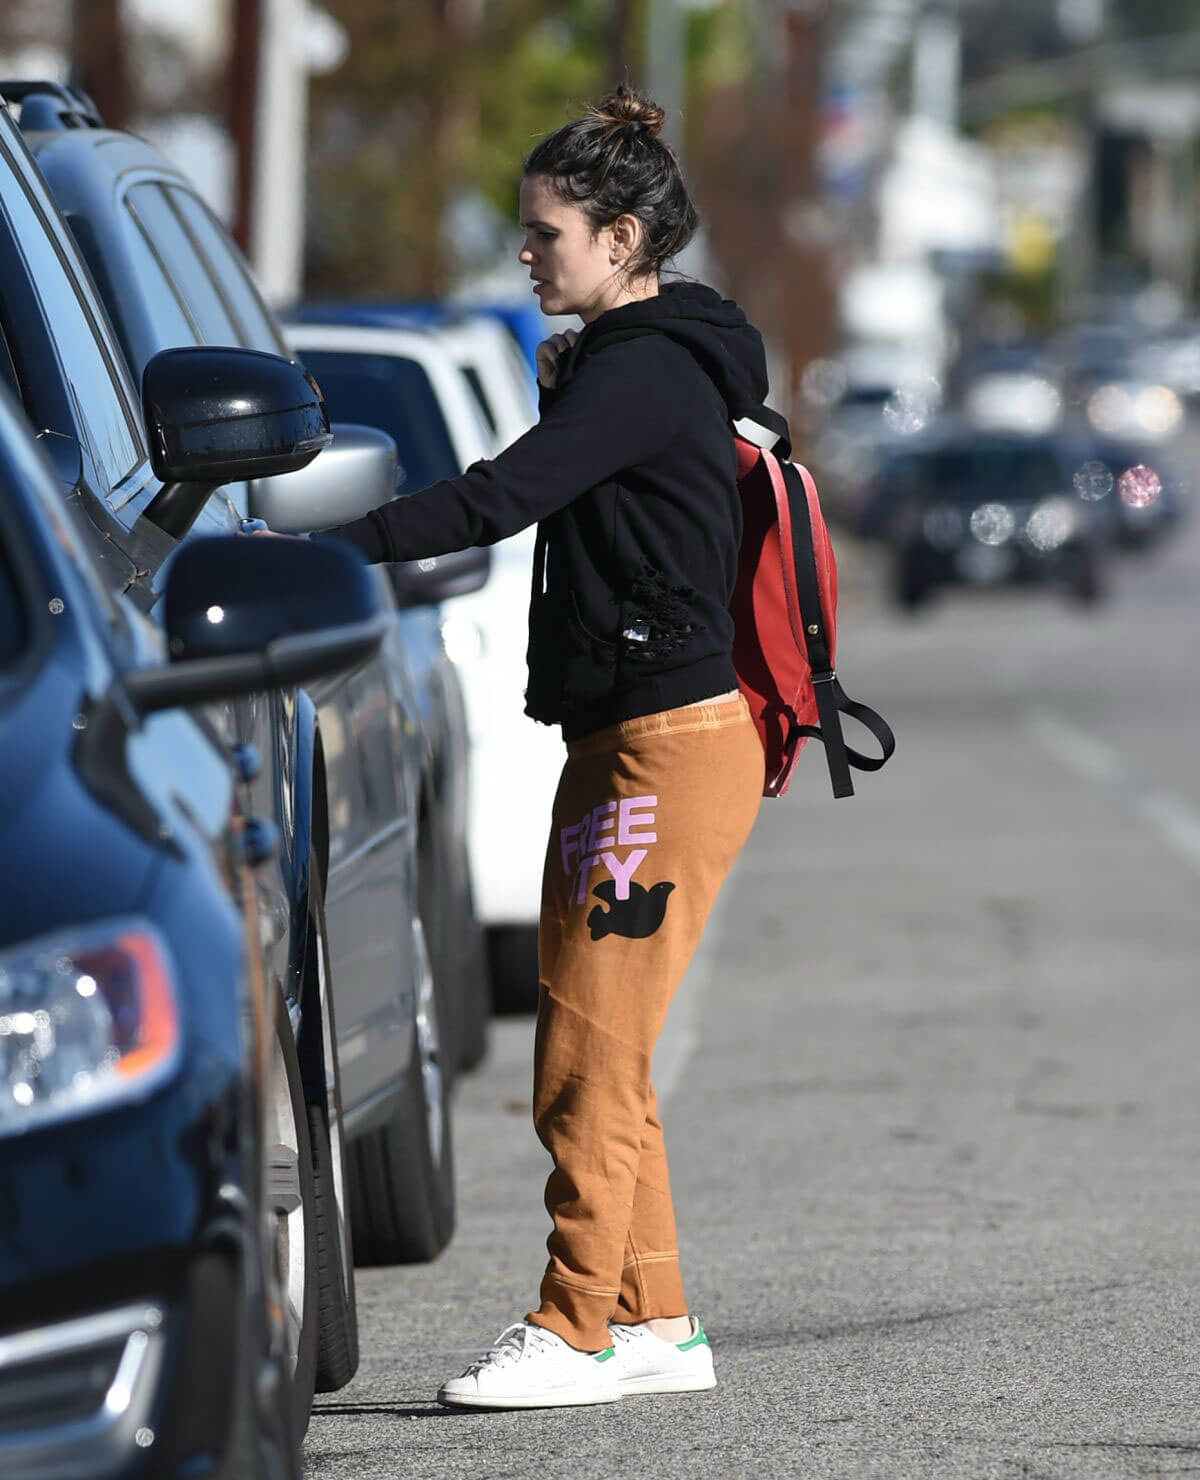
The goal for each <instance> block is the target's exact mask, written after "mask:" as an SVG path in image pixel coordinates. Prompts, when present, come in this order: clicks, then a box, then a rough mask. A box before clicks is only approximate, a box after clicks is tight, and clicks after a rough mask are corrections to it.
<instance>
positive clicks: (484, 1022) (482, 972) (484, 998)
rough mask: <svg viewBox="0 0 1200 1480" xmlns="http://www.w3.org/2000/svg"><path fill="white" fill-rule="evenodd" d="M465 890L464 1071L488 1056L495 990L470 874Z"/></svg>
mask: <svg viewBox="0 0 1200 1480" xmlns="http://www.w3.org/2000/svg"><path fill="white" fill-rule="evenodd" d="M465 893H466V899H465V902H464V907H463V921H462V950H461V953H460V958H459V960H460V964H459V971H460V973H461V974H460V977H459V981H460V984H461V988H462V990H461V991H460V993H459V1000H460V1001H461V1002H462V1004H463V1007H462V1024H463V1031H462V1038H461V1041H460V1043H459V1051H458V1066H459V1068H460V1069H462V1070H463V1071H468V1070H471V1069H478V1068H479V1066H480V1064H482V1063H483V1061H484V1059H486V1058H487V1051H488V1036H489V1030H490V1025H491V1018H492V992H491V973H490V971H489V969H488V958H487V947H486V944H485V941H484V935H483V927H482V926H481V925H480V923H479V919H478V917H477V916H476V914H475V896H474V894H473V892H472V890H471V885H470V881H469V878H468V883H467V887H466V891H465Z"/></svg>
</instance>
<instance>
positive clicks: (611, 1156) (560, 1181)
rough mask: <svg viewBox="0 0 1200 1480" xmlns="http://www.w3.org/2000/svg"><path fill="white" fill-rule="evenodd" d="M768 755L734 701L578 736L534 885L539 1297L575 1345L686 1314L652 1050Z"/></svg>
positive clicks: (744, 829)
mask: <svg viewBox="0 0 1200 1480" xmlns="http://www.w3.org/2000/svg"><path fill="white" fill-rule="evenodd" d="M762 783H763V752H762V745H761V743H760V742H759V738H758V734H757V732H756V731H755V729H754V725H753V722H752V720H751V719H750V714H749V710H748V709H747V708H746V704H745V701H744V700H743V699H742V698H741V696H740V695H738V696H737V698H736V699H733V700H727V701H724V702H714V703H711V704H709V703H706V704H701V705H689V706H687V707H686V708H681V709H671V710H665V711H663V712H661V713H658V714H651V715H646V716H643V717H642V718H640V719H634V720H627V721H626V722H625V723H623V724H619V725H613V726H612V727H611V728H609V729H605V730H600V731H597V732H595V733H594V734H591V735H587V736H585V737H584V738H583V739H581V740H578V741H573V742H570V743H569V744H568V746H567V760H566V765H565V766H564V768H563V773H562V779H561V781H560V782H559V786H558V793H557V795H556V797H555V801H554V812H553V819H552V824H551V830H550V845H549V849H548V851H547V856H546V869H545V875H544V880H543V886H542V910H541V924H540V931H539V950H538V955H539V975H540V979H541V987H540V989H539V992H538V999H539V1005H538V1017H537V1031H536V1035H535V1040H534V1097H533V1117H534V1125H535V1126H536V1128H537V1134H538V1137H539V1139H540V1140H541V1142H542V1144H543V1145H544V1146H545V1147H546V1149H547V1151H549V1153H550V1155H551V1157H552V1158H553V1161H554V1170H553V1171H552V1172H551V1174H550V1179H549V1181H548V1182H547V1184H546V1209H547V1211H548V1212H549V1214H550V1216H551V1218H552V1220H553V1223H554V1227H553V1230H552V1231H551V1233H550V1236H549V1238H548V1240H547V1248H548V1249H549V1252H550V1262H549V1264H548V1266H547V1269H546V1273H545V1276H544V1277H543V1279H542V1286H541V1304H540V1305H539V1306H538V1308H537V1309H536V1310H534V1311H530V1312H529V1313H528V1315H527V1316H526V1319H527V1320H529V1321H532V1322H534V1323H535V1324H537V1325H540V1326H545V1327H548V1328H549V1329H550V1330H551V1331H554V1332H556V1333H557V1334H558V1335H559V1336H561V1337H562V1338H563V1339H564V1340H565V1341H567V1342H569V1343H570V1344H571V1345H572V1346H574V1347H577V1348H578V1349H579V1350H581V1351H600V1350H602V1349H603V1348H604V1347H607V1346H608V1345H610V1336H609V1332H608V1330H607V1327H606V1324H605V1323H606V1322H607V1321H608V1320H610V1319H613V1320H617V1321H628V1322H632V1321H645V1320H649V1319H651V1318H652V1317H655V1316H679V1315H685V1314H687V1311H688V1307H687V1302H686V1300H685V1299H684V1294H683V1282H682V1278H681V1276H680V1270H679V1252H678V1248H677V1246H676V1237H675V1214H674V1209H673V1207H672V1203H671V1188H670V1181H669V1178H668V1175H667V1154H666V1146H665V1144H664V1141H663V1129H662V1124H661V1122H660V1121H659V1118H658V1110H657V1105H656V1102H655V1095H654V1088H653V1086H652V1085H651V1083H650V1064H651V1056H652V1054H653V1051H654V1044H655V1041H656V1040H657V1038H658V1035H659V1032H660V1030H661V1029H662V1025H663V1020H664V1018H665V1016H666V1012H667V1006H668V1004H669V1003H670V1001H671V997H672V995H673V994H674V992H675V989H676V987H677V986H678V985H679V982H680V980H681V978H682V977H683V973H684V969H685V967H686V966H687V964H688V961H689V960H690V959H691V956H692V953H693V951H694V950H695V948H696V943H697V941H698V940H699V939H700V933H701V931H702V930H703V928H704V922H705V921H706V919H707V918H708V914H709V911H710V909H711V908H712V905H713V901H714V899H715V898H716V895H717V891H718V890H719V889H720V887H721V884H722V882H723V880H724V878H725V875H726V874H727V873H728V871H729V868H730V866H731V864H732V863H733V861H734V859H735V858H736V857H737V855H738V852H739V851H740V849H741V847H742V844H743V843H744V842H745V841H746V838H747V837H748V836H749V833H750V829H751V827H752V825H753V822H754V818H755V815H756V814H757V812H758V805H759V800H760V798H761V795H762Z"/></svg>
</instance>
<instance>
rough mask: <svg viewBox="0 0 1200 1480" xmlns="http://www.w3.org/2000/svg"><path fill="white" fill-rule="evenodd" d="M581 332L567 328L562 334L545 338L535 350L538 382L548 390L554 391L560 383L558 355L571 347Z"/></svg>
mask: <svg viewBox="0 0 1200 1480" xmlns="http://www.w3.org/2000/svg"><path fill="white" fill-rule="evenodd" d="M578 338H579V334H578V332H577V331H576V330H575V329H566V330H564V331H563V333H561V334H551V336H550V338H549V339H543V340H542V342H541V344H539V345H538V347H537V349H536V350H535V351H534V358H535V359H536V361H537V378H538V384H539V385H544V386H545V387H546V389H547V390H548V391H552V390H553V389H554V387H555V386H556V385H557V384H558V357H559V355H561V354H562V352H563V350H565V349H570V348H571V346H572V345H573V344H574V343H575V341H576V340H577V339H578Z"/></svg>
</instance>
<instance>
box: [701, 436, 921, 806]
mask: <svg viewBox="0 0 1200 1480" xmlns="http://www.w3.org/2000/svg"><path fill="white" fill-rule="evenodd" d="M755 420H756V421H760V420H761V421H762V422H763V424H764V425H767V426H769V427H770V428H771V429H772V430H773V431H776V432H777V433H778V438H779V440H778V441H777V442H776V444H775V450H773V451H767V450H766V449H765V448H762V447H757V446H755V444H754V443H753V442H750V441H747V440H746V439H745V438H744V437H742V436H740V435H738V434H737V432H736V431H735V433H734V444H735V446H736V448H737V458H738V472H737V477H738V488H739V490H740V492H741V495H742V544H741V551H740V554H739V556H738V574H737V583H736V585H735V586H734V591H733V597H732V599H731V600H730V603H729V609H730V611H731V613H732V614H733V619H734V629H735V630H734V639H733V664H734V668H735V669H736V670H737V678H738V686H739V687H740V689H741V691H742V693H743V694H744V695H745V697H746V702H747V703H748V704H749V706H750V713H751V715H752V716H753V718H754V723H755V725H756V726H757V727H758V733H759V736H760V738H761V740H762V743H763V751H764V754H765V758H766V772H765V776H764V780H763V795H764V796H767V797H781V796H783V794H784V792H786V791H787V788H788V782H789V781H790V779H791V775H792V767H793V766H794V765H795V764H796V760H797V758H798V756H799V754H800V752H801V751H802V750H803V749H804V746H805V744H806V743H807V741H808V740H810V739H812V740H820V741H822V742H823V743H824V746H825V755H826V759H827V760H828V762H829V777H830V780H831V781H832V783H833V794H834V796H835V797H847V796H853V795H854V783H853V782H852V781H851V779H850V767H851V766H854V767H856V768H857V769H858V770H860V771H878V770H879V768H880V767H881V766H882V765H884V763H885V762H886V761H887V760H888V759H889V758H890V757H891V755H892V753H893V751H894V750H895V748H896V740H895V736H894V735H893V734H892V732H891V729H890V728H889V727H888V725H887V723H886V721H885V720H884V719H882V718H881V716H880V715H878V714H876V712H875V711H874V710H873V709H868V708H867V706H866V705H865V704H857V703H855V702H854V700H852V699H848V698H847V697H846V695H845V693H844V692H843V690H842V686H841V684H839V683H838V679H837V672H836V671H835V669H834V655H835V651H836V644H837V563H836V562H835V560H834V556H833V545H832V543H831V542H830V539H829V530H828V529H827V528H826V526H825V519H824V516H823V515H822V513H821V505H820V501H819V500H818V498H817V488H816V484H815V483H814V482H813V480H812V477H811V476H810V474H809V472H808V470H807V469H806V468H802V467H801V466H800V465H799V464H798V463H793V462H788V461H786V459H787V457H788V454H789V453H790V451H791V447H790V444H789V442H788V438H787V434H786V423H785V422H783V420H782V418H779V417H776V416H774V414H773V413H769V412H765V411H764V413H762V414H760V415H758V416H756V417H755ZM781 428H782V430H781ZM777 453H779V454H780V455H779V456H777V455H776V454H777ZM843 714H847V715H849V716H850V717H851V718H852V719H856V720H858V721H859V722H860V723H861V724H862V725H864V726H865V727H866V728H867V729H868V730H870V731H871V733H872V734H873V735H874V736H875V738H876V739H877V740H878V741H879V745H880V749H881V751H882V754H881V755H879V756H867V755H862V754H860V753H859V752H858V751H857V750H851V749H850V747H849V746H847V744H846V742H845V739H844V737H843V735H842V723H841V716H842V715H843Z"/></svg>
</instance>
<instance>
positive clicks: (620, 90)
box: [589, 82, 667, 138]
mask: <svg viewBox="0 0 1200 1480" xmlns="http://www.w3.org/2000/svg"><path fill="white" fill-rule="evenodd" d="M589 112H590V113H591V116H592V118H594V119H595V121H596V122H597V123H603V124H608V125H610V126H612V127H614V128H623V127H627V126H628V125H630V124H641V125H642V127H643V128H644V129H645V130H646V132H647V133H648V134H649V135H650V137H651V138H654V137H656V136H657V134H658V133H659V132H660V130H661V129H662V126H663V124H664V123H665V121H666V117H667V115H666V113H665V112H664V111H663V110H662V109H661V108H660V107H659V106H658V104H657V103H655V102H653V101H652V100H651V99H650V98H646V97H643V96H642V95H641V93H636V92H634V91H633V89H632V88H631V87H627V86H626V85H625V83H623V82H622V83H620V84H619V85H618V86H617V87H615V88H614V89H613V90H612V92H610V93H607V94H606V95H605V96H604V97H602V98H601V99H600V101H599V102H598V103H595V104H593V105H592V107H591V109H590V110H589Z"/></svg>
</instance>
